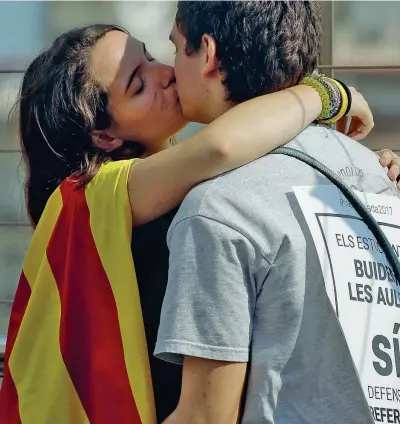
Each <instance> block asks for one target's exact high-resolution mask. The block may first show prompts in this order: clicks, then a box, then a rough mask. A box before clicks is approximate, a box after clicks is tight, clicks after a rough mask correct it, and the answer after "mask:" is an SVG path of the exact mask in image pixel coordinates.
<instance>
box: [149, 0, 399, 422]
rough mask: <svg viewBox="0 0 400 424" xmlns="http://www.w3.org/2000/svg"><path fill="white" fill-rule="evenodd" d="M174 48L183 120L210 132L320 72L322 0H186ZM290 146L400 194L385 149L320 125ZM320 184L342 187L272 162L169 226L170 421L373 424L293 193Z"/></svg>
mask: <svg viewBox="0 0 400 424" xmlns="http://www.w3.org/2000/svg"><path fill="white" fill-rule="evenodd" d="M171 39H172V41H173V42H174V44H175V45H176V48H177V53H176V62H175V68H176V75H177V79H178V90H179V96H180V99H181V103H182V108H183V110H184V113H185V115H186V116H187V117H188V118H190V119H191V120H193V121H198V122H203V123H209V122H211V121H212V120H213V119H215V118H216V117H217V116H219V115H220V114H222V113H224V112H225V111H226V110H228V109H229V108H230V107H231V106H232V105H233V104H235V103H238V102H241V101H244V100H247V99H249V98H252V97H256V96H258V95H260V94H263V93H266V92H274V91H277V90H279V89H281V88H283V87H288V86H291V85H294V84H296V83H297V82H298V81H299V79H300V78H301V77H302V76H304V75H305V74H307V73H310V72H311V71H312V70H313V69H314V68H315V67H316V63H317V58H318V56H319V52H320V20H319V15H318V11H317V8H316V4H315V3H314V2H303V1H293V2H291V1H280V2H272V1H271V2H270V1H262V2H260V1H245V2H241V1H238V2H226V1H221V2H180V3H179V5H178V12H177V16H176V26H175V27H174V29H173V32H172V34H171ZM188 70H190V72H188ZM256 119H257V111H256V110H255V122H256ZM245 142H246V140H245V139H244V143H245ZM288 147H292V148H294V149H298V150H301V151H305V152H307V153H308V154H309V155H311V156H313V157H314V158H316V159H318V160H319V161H321V162H322V163H324V164H325V165H327V166H328V167H329V168H331V169H333V170H338V171H337V173H339V174H341V176H342V177H343V178H345V181H346V182H347V183H348V185H352V186H354V187H356V188H357V189H359V190H364V191H368V192H372V193H385V194H388V195H392V196H393V195H394V196H396V195H398V193H397V191H396V188H395V186H394V185H393V184H392V183H391V182H390V180H389V179H388V177H387V176H386V174H385V172H384V170H383V169H382V168H381V167H380V165H379V163H377V161H376V156H375V154H374V153H373V152H371V151H370V150H368V149H366V148H365V147H363V146H361V145H360V144H358V143H357V142H354V141H352V140H350V139H348V138H347V137H345V136H341V135H339V134H337V133H335V132H333V131H330V130H328V129H326V128H322V127H315V126H311V127H309V128H308V129H307V130H306V131H304V133H303V134H301V135H300V136H299V137H298V138H297V139H295V140H293V141H292V142H290V143H289V144H288ZM343 169H350V170H351V172H341V170H343ZM320 185H323V186H324V187H326V190H329V189H330V188H331V187H332V185H331V184H330V183H329V181H328V180H327V179H325V178H324V177H322V176H321V174H319V173H318V172H317V171H315V170H313V169H312V168H311V167H309V166H308V165H305V164H304V163H302V162H300V161H297V160H295V159H292V158H288V157H285V156H281V155H269V156H266V157H264V158H262V159H259V160H257V161H255V162H253V163H251V164H249V165H247V166H244V167H242V168H240V169H238V170H235V171H233V172H230V173H227V174H225V175H224V176H221V177H219V178H216V179H214V180H213V181H209V182H206V183H203V184H201V185H199V186H198V187H197V188H195V189H194V190H192V191H191V192H190V193H189V195H188V196H187V198H186V199H185V201H184V202H183V204H182V206H181V208H180V210H179V212H178V214H177V215H176V217H175V219H174V221H173V223H172V225H171V227H170V230H169V236H168V243H169V248H170V268H169V281H168V287H167V293H166V296H165V299H164V304H163V310H162V315H161V323H160V328H159V335H158V341H157V346H156V350H155V353H156V355H157V356H158V357H160V358H162V359H166V360H168V361H172V362H176V363H181V362H183V379H182V392H181V397H180V401H179V404H178V406H177V408H176V410H175V411H174V413H173V414H172V415H171V416H170V417H169V418H168V419H167V420H166V421H165V423H166V424H175V423H176V424H178V423H179V424H185V423H191V424H200V423H201V424H203V423H204V424H205V423H207V424H214V423H215V424H230V423H232V424H233V423H237V422H238V420H240V422H242V423H244V424H263V423H268V424H272V423H274V424H300V423H302V424H303V423H310V424H317V423H318V424H319V423H324V424H337V423H351V424H367V423H371V424H372V423H373V422H374V421H373V416H372V414H371V410H370V407H369V405H368V403H367V400H366V392H365V391H364V390H365V389H366V388H365V387H364V386H363V384H362V382H361V381H360V369H357V367H356V365H355V357H354V352H353V350H352V347H351V345H350V342H349V340H348V339H346V335H347V331H348V326H349V325H350V326H351V324H352V322H343V321H340V322H339V320H338V316H337V313H336V312H337V310H336V309H335V307H334V305H333V304H332V302H331V299H330V297H329V296H328V294H327V289H326V287H325V282H324V274H323V271H324V270H323V269H322V267H321V265H320V261H319V258H318V254H317V251H316V249H315V247H314V242H313V239H312V238H311V234H310V231H309V230H308V228H307V225H306V223H305V222H304V219H303V214H302V211H301V210H300V209H299V204H298V203H297V201H296V198H295V197H294V193H293V191H294V190H293V189H294V187H296V186H313V187H315V186H320ZM382 197H385V196H382ZM326 206H327V207H328V205H326ZM394 219H396V218H394ZM397 224H398V225H399V227H400V219H399V218H397ZM342 244H343V243H342ZM346 287H347V285H346ZM353 297H354V295H353ZM360 299H361V297H360V298H359V301H360V302H361V300H360ZM384 313H385V309H384V310H383V311H382V314H384ZM357 318H359V317H357V316H355V320H356V319H357ZM399 319H400V317H399ZM375 347H376V346H375ZM381 348H382V346H380V345H379V343H378V347H377V350H376V352H378V353H377V357H378V358H380V359H382V358H383V359H385V356H384V354H386V352H382V350H380V349H381ZM365 349H367V350H368V351H369V350H370V349H371V347H370V346H367V347H365ZM374 352H375V351H374ZM368 354H369V353H368ZM386 355H387V354H386ZM368 358H369V356H368ZM386 359H387V358H386ZM377 363H378V365H376V366H377V367H378V366H380V367H381V369H384V370H387V369H388V368H389V365H388V364H387V368H386V369H385V368H384V365H385V364H384V363H379V362H377ZM382 373H384V372H383V371H382ZM387 375H388V374H387ZM390 381H392V380H390ZM388 385H389V386H390V384H389V383H388ZM376 399H377V398H376ZM241 405H242V407H243V408H242V409H241ZM371 409H372V411H373V414H374V417H377V415H376V414H377V412H376V411H375V412H374V409H373V407H371ZM378 409H379V408H378ZM380 409H381V410H383V409H385V408H380ZM385 411H386V412H385ZM385 411H384V412H382V411H380V412H379V413H380V414H381V415H380V416H379V417H380V418H378V420H379V419H381V417H382V416H383V414H386V417H388V416H391V417H392V418H391V419H393V420H394V419H396V412H397V413H398V411H397V410H395V409H393V410H390V408H386V409H385ZM390 414H391V415H390ZM393 417H395V418H393ZM387 422H396V421H387Z"/></svg>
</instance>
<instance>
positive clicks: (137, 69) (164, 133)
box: [91, 31, 187, 153]
mask: <svg viewBox="0 0 400 424" xmlns="http://www.w3.org/2000/svg"><path fill="white" fill-rule="evenodd" d="M91 72H92V75H93V76H94V77H95V79H96V80H97V81H99V82H100V83H101V84H102V85H103V86H104V87H105V89H106V90H107V93H108V102H109V109H110V112H111V115H112V118H113V121H114V124H113V125H112V128H110V133H111V134H110V135H111V136H112V137H115V138H120V139H123V140H130V141H139V142H141V143H143V144H144V145H145V146H146V151H147V152H148V153H155V152H157V151H159V150H161V149H163V148H164V145H165V141H166V140H167V139H168V138H169V137H171V136H172V135H173V134H175V133H176V132H177V131H179V130H180V129H181V128H182V127H183V126H184V125H185V124H186V123H187V122H186V120H185V118H184V117H183V114H182V109H181V105H180V102H179V98H178V95H177V91H176V84H175V74H174V69H173V68H172V67H171V66H167V65H163V64H161V63H159V62H157V61H156V60H155V59H153V58H152V57H151V55H150V54H149V53H148V52H147V51H146V48H145V45H144V44H143V43H142V42H140V41H138V40H136V39H134V38H132V37H130V36H129V35H127V34H125V33H123V32H120V31H110V32H108V33H107V34H106V35H105V36H104V37H102V38H101V39H100V40H99V41H98V42H97V44H96V46H95V47H94V49H93V52H92V60H91Z"/></svg>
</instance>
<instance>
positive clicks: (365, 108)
mask: <svg viewBox="0 0 400 424" xmlns="http://www.w3.org/2000/svg"><path fill="white" fill-rule="evenodd" d="M349 89H350V92H351V96H352V104H351V109H350V111H349V113H348V115H347V116H344V117H343V118H342V119H340V120H339V121H338V122H337V125H336V129H337V131H339V132H341V133H343V134H345V135H347V136H349V137H351V138H352V139H353V140H357V141H359V140H363V139H364V138H365V137H366V136H367V135H368V134H369V133H370V132H371V130H372V128H374V125H375V124H374V117H373V115H372V112H371V109H370V107H369V105H368V103H367V101H366V100H365V99H364V97H363V95H362V94H360V93H359V92H358V91H357V90H356V89H355V88H354V87H349ZM349 121H350V124H349Z"/></svg>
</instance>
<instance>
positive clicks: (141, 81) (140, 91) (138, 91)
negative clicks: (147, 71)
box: [134, 59, 154, 95]
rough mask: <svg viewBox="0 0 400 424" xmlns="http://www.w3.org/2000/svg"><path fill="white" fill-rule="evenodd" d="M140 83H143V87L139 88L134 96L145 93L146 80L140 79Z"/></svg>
mask: <svg viewBox="0 0 400 424" xmlns="http://www.w3.org/2000/svg"><path fill="white" fill-rule="evenodd" d="M153 60H154V59H153ZM140 83H141V85H140V87H139V88H138V89H137V90H136V91H135V93H134V95H136V94H141V93H143V91H144V89H145V88H146V84H145V82H144V79H143V78H142V77H141V78H140Z"/></svg>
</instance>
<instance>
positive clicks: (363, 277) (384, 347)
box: [294, 186, 400, 424]
mask: <svg viewBox="0 0 400 424" xmlns="http://www.w3.org/2000/svg"><path fill="white" fill-rule="evenodd" d="M294 193H295V195H296V198H297V200H298V202H299V204H300V207H301V209H302V212H303V214H304V217H305V219H306V221H307V224H308V227H309V229H310V232H311V235H312V237H313V239H314V243H315V246H316V249H317V252H318V256H319V260H320V262H321V267H322V270H323V274H324V279H325V285H326V290H327V294H328V296H329V299H330V300H331V302H332V305H333V307H334V308H335V311H336V313H337V315H338V317H339V321H340V323H341V326H342V328H343V332H344V335H345V337H346V340H347V343H348V346H349V348H350V350H351V353H352V356H353V360H354V363H355V364H356V366H357V370H358V373H359V376H360V380H361V384H362V386H363V389H364V392H365V396H366V398H367V400H368V403H369V405H370V408H371V411H372V415H373V417H374V420H375V421H376V422H382V423H399V424H400V282H399V281H396V278H395V276H394V274H393V271H392V268H391V267H390V265H389V263H388V261H387V259H386V257H385V255H384V254H383V252H382V249H381V247H380V246H379V245H378V243H377V241H376V239H375V237H374V236H373V234H372V233H371V231H370V230H369V229H368V227H367V226H366V225H365V224H364V222H363V221H362V220H361V219H360V217H359V215H358V214H357V213H356V212H355V210H354V209H353V207H352V206H351V204H350V203H349V202H348V200H347V199H346V198H345V197H344V195H343V194H342V193H341V192H340V190H339V189H338V188H336V187H333V186H317V187H295V188H294ZM355 193H356V194H357V196H358V197H359V198H360V200H362V201H363V203H364V204H365V205H367V207H368V209H369V210H370V212H371V213H372V215H373V216H374V218H375V219H376V220H377V221H378V222H379V224H380V226H381V228H382V230H383V232H384V233H385V234H386V237H387V238H388V239H389V241H390V243H391V244H392V246H393V248H394V250H395V252H396V254H397V256H398V257H399V255H400V199H398V198H396V197H390V196H383V195H376V194H369V193H368V194H367V193H362V192H355Z"/></svg>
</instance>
